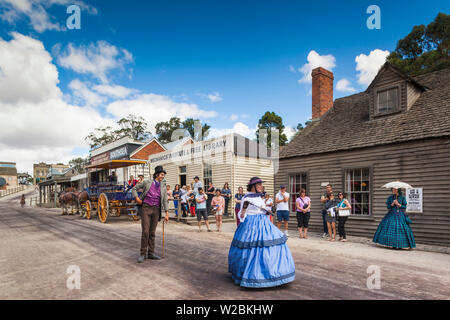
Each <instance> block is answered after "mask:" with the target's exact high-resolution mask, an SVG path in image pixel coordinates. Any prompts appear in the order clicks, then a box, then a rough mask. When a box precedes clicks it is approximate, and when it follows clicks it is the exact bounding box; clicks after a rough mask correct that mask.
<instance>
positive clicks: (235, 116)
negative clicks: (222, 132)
mask: <svg viewBox="0 0 450 320" xmlns="http://www.w3.org/2000/svg"><path fill="white" fill-rule="evenodd" d="M248 117H249V115H248V114H245V113H243V114H234V113H233V114H232V115H231V116H230V120H231V121H236V120H239V119H247V118H248Z"/></svg>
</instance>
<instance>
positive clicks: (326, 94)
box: [311, 67, 334, 120]
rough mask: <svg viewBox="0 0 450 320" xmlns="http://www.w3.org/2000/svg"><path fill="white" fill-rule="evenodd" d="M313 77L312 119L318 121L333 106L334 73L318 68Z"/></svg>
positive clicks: (313, 72)
mask: <svg viewBox="0 0 450 320" xmlns="http://www.w3.org/2000/svg"><path fill="white" fill-rule="evenodd" d="M311 77H312V119H313V120H318V119H319V118H320V117H321V116H322V115H323V114H324V113H325V112H327V111H328V109H330V108H331V107H332V106H333V79H334V76H333V72H331V71H328V70H326V69H324V68H322V67H318V68H316V69H314V70H313V71H312V72H311Z"/></svg>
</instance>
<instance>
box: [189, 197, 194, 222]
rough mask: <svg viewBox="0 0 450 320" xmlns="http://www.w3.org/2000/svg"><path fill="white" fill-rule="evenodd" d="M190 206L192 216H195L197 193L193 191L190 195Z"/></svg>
mask: <svg viewBox="0 0 450 320" xmlns="http://www.w3.org/2000/svg"><path fill="white" fill-rule="evenodd" d="M189 208H190V211H191V217H195V193H194V192H192V193H191V194H190V195H189Z"/></svg>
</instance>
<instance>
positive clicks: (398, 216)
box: [373, 208, 416, 248]
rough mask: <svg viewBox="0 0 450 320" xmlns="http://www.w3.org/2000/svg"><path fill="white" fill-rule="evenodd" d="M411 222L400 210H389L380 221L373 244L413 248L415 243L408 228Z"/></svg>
mask: <svg viewBox="0 0 450 320" xmlns="http://www.w3.org/2000/svg"><path fill="white" fill-rule="evenodd" d="M410 221H411V220H409V218H408V217H407V216H406V215H405V214H404V213H403V212H402V211H400V210H396V209H395V208H394V209H391V210H389V212H388V213H387V214H386V215H385V216H384V218H383V220H381V222H380V224H379V226H378V229H377V231H376V232H375V235H374V237H373V242H376V243H379V244H382V245H385V246H389V247H392V248H415V247H416V242H415V240H414V235H413V232H412V230H411V227H410V226H409V223H410Z"/></svg>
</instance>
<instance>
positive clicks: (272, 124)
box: [256, 111, 288, 148]
mask: <svg viewBox="0 0 450 320" xmlns="http://www.w3.org/2000/svg"><path fill="white" fill-rule="evenodd" d="M261 129H263V130H266V131H265V133H264V135H263V134H262V132H261V135H260V130H261ZM271 129H278V132H279V141H280V146H284V145H286V142H287V140H288V139H287V137H286V134H285V133H284V132H283V131H284V125H283V119H282V118H281V117H280V116H279V115H277V114H276V113H275V112H269V111H267V112H266V113H265V114H264V115H263V116H262V117H261V119H259V122H258V129H257V130H256V140H257V141H258V142H259V141H260V138H261V140H262V141H263V140H264V139H265V140H266V141H267V146H268V147H269V148H270V147H271V144H272V133H271ZM263 138H264V139H263Z"/></svg>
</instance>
